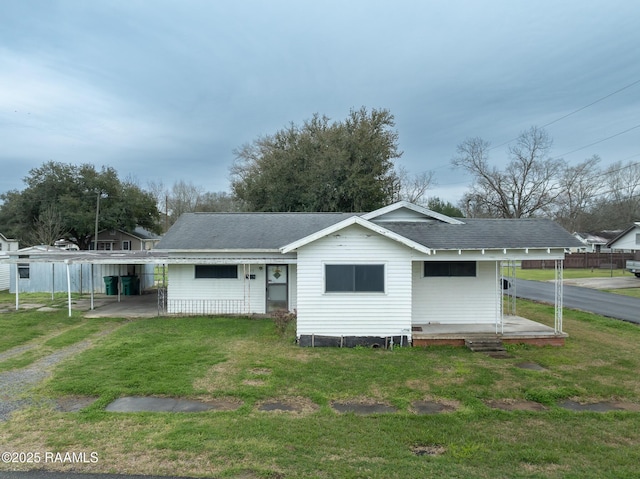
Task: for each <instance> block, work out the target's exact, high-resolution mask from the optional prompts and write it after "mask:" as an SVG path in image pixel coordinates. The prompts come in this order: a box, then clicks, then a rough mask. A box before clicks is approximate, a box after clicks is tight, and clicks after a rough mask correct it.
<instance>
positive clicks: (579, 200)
mask: <svg viewBox="0 0 640 479" xmlns="http://www.w3.org/2000/svg"><path fill="white" fill-rule="evenodd" d="M599 162H600V157H599V156H598V155H593V156H592V157H591V158H588V159H586V160H584V161H583V162H581V163H579V164H577V165H575V166H566V167H565V168H564V169H563V170H562V173H561V175H560V181H559V186H560V189H561V193H560V195H559V196H558V198H557V200H556V204H557V209H556V212H555V216H556V220H557V221H558V222H559V223H560V224H562V226H564V227H565V228H566V229H567V230H569V231H587V230H590V229H591V227H592V224H591V221H590V220H589V219H588V213H589V212H590V210H591V209H592V207H593V205H594V202H595V200H596V198H597V196H598V192H599V191H600V190H601V185H602V177H601V174H600V170H599V168H598V163H599Z"/></svg>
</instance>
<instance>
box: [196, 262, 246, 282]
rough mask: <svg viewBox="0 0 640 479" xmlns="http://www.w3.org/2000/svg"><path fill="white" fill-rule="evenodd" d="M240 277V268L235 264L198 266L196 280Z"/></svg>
mask: <svg viewBox="0 0 640 479" xmlns="http://www.w3.org/2000/svg"><path fill="white" fill-rule="evenodd" d="M237 277H238V266H237V265H235V264H197V265H196V278H231V279H235V278H237Z"/></svg>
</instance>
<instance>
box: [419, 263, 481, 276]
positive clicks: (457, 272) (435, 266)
mask: <svg viewBox="0 0 640 479" xmlns="http://www.w3.org/2000/svg"><path fill="white" fill-rule="evenodd" d="M424 275H425V276H476V262H475V261H425V262H424Z"/></svg>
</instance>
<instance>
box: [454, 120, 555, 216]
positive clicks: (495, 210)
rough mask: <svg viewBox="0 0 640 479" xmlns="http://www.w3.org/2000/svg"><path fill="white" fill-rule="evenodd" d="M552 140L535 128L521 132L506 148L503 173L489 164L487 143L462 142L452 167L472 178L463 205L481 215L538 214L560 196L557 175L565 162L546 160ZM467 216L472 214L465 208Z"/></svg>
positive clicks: (481, 140)
mask: <svg viewBox="0 0 640 479" xmlns="http://www.w3.org/2000/svg"><path fill="white" fill-rule="evenodd" d="M551 144H552V141H551V140H550V139H549V137H548V135H547V133H546V132H545V131H544V130H541V129H539V128H536V127H532V128H530V129H529V130H527V131H525V132H523V133H521V134H520V136H519V137H518V139H517V141H516V144H515V145H514V146H512V147H510V148H509V152H508V153H509V159H510V161H509V163H508V164H507V166H506V167H505V169H504V170H500V169H498V168H497V167H495V166H492V165H490V164H489V155H488V153H489V150H490V145H489V143H488V142H486V141H484V140H483V139H481V138H471V139H468V140H465V141H464V142H463V143H461V144H460V145H459V146H458V149H457V152H458V156H456V157H455V158H453V159H452V161H451V162H452V164H453V165H454V166H455V167H457V168H461V169H463V170H466V171H467V172H468V173H470V174H471V175H472V176H473V178H474V183H473V185H472V187H471V191H470V192H469V193H467V195H466V202H467V203H468V204H469V205H470V204H471V203H473V204H474V208H473V209H474V211H475V212H476V213H478V212H480V214H482V215H488V216H498V217H503V218H522V217H529V216H534V215H536V214H539V213H541V212H543V211H545V210H546V209H548V208H549V207H551V205H552V204H553V202H554V201H555V200H556V198H557V197H558V195H559V194H560V186H559V184H558V181H557V180H558V174H559V172H560V171H561V169H562V167H563V165H564V161H563V160H559V159H552V158H549V157H548V152H549V150H550V149H551ZM464 209H465V210H466V211H465V212H466V213H467V214H473V212H472V211H470V209H469V208H464Z"/></svg>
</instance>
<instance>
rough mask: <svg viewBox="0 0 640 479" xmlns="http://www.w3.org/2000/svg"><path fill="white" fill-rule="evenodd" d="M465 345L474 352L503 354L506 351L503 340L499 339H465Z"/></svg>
mask: <svg viewBox="0 0 640 479" xmlns="http://www.w3.org/2000/svg"><path fill="white" fill-rule="evenodd" d="M464 345H465V346H466V347H467V348H469V349H470V350H471V351H473V352H483V353H497V352H500V353H502V352H505V351H506V349H505V348H504V344H502V340H501V339H498V338H473V339H465V340H464Z"/></svg>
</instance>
